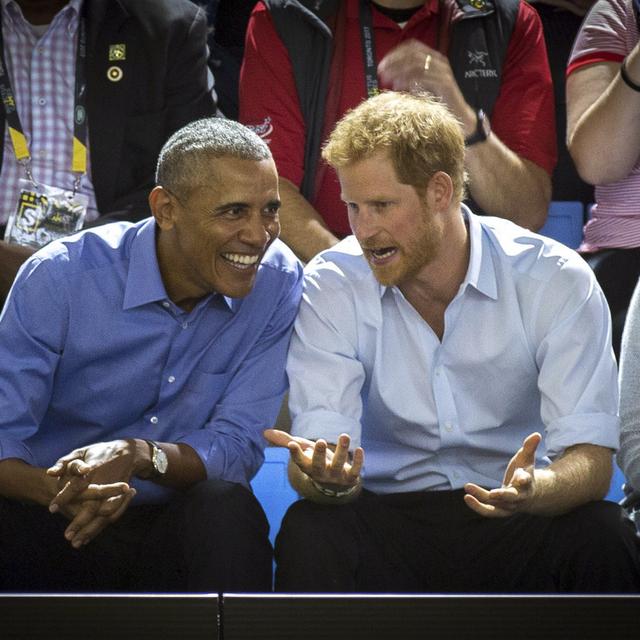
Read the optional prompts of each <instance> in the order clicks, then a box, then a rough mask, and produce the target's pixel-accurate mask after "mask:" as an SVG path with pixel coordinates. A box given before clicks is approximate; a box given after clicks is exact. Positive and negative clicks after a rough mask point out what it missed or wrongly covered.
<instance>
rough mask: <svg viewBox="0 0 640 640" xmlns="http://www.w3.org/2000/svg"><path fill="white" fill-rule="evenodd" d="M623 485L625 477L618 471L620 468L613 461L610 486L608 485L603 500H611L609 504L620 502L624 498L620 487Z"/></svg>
mask: <svg viewBox="0 0 640 640" xmlns="http://www.w3.org/2000/svg"><path fill="white" fill-rule="evenodd" d="M624 483H625V477H624V475H623V473H622V471H621V470H620V467H619V466H618V465H617V464H616V461H615V460H614V461H613V477H612V478H611V484H610V485H609V493H607V495H606V496H605V500H611V502H620V500H622V498H623V497H624V491H623V490H622V485H623V484H624Z"/></svg>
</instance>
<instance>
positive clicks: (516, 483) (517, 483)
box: [511, 468, 533, 491]
mask: <svg viewBox="0 0 640 640" xmlns="http://www.w3.org/2000/svg"><path fill="white" fill-rule="evenodd" d="M532 484H533V476H532V475H531V474H530V473H529V472H528V471H527V470H526V469H521V468H518V469H516V470H515V471H514V472H513V478H512V479H511V486H513V487H516V488H517V489H518V490H519V491H522V490H526V489H528V488H529V487H530V486H531V485H532Z"/></svg>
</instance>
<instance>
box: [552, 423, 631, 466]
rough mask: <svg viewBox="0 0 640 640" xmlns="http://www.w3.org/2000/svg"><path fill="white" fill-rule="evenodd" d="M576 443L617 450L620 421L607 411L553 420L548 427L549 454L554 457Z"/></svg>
mask: <svg viewBox="0 0 640 640" xmlns="http://www.w3.org/2000/svg"><path fill="white" fill-rule="evenodd" d="M576 444H593V445H597V446H600V447H607V448H609V449H613V450H617V449H618V447H619V446H620V421H619V419H618V417H617V416H612V415H610V414H607V413H588V414H582V415H571V416H564V417H562V418H558V419H557V420H553V421H552V422H551V423H549V425H548V426H547V429H546V436H545V445H546V448H547V455H548V456H549V458H551V459H553V458H555V457H557V456H559V455H560V454H561V453H562V452H563V451H564V450H565V449H567V448H568V447H571V446H573V445H576Z"/></svg>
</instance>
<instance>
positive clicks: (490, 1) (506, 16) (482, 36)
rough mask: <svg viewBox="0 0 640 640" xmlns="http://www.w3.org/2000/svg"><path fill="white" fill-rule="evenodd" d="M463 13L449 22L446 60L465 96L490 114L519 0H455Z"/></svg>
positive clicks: (497, 92)
mask: <svg viewBox="0 0 640 640" xmlns="http://www.w3.org/2000/svg"><path fill="white" fill-rule="evenodd" d="M456 1H457V4H458V7H459V9H460V10H461V11H462V17H461V18H460V19H459V20H457V21H456V22H454V24H453V25H452V32H451V41H450V44H449V62H450V64H451V68H452V70H453V73H454V76H455V78H456V81H457V82H458V86H459V87H460V90H461V91H462V94H463V95H464V97H465V100H466V101H467V102H468V103H469V105H470V106H472V107H473V108H474V109H480V108H481V109H483V110H484V111H485V113H487V114H489V115H491V113H492V112H493V107H494V105H495V102H496V99H497V98H498V94H499V93H500V82H501V77H502V67H503V63H504V58H505V55H506V52H507V47H508V46H509V40H510V39H511V34H512V32H513V27H514V25H515V23H516V19H517V17H518V11H519V10H520V0H456Z"/></svg>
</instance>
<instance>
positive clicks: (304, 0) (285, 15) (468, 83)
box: [263, 0, 520, 200]
mask: <svg viewBox="0 0 640 640" xmlns="http://www.w3.org/2000/svg"><path fill="white" fill-rule="evenodd" d="M263 1H264V4H265V5H266V6H267V8H268V9H269V11H270V13H271V16H272V18H273V22H274V25H275V27H276V31H277V32H278V35H279V37H280V39H281V40H282V42H283V43H284V45H285V47H286V48H287V51H288V53H289V59H290V61H291V66H292V68H293V75H294V78H295V82H296V90H297V92H298V98H299V101H300V109H301V111H302V116H303V119H304V122H305V125H306V132H307V134H306V139H305V155H304V157H305V165H304V178H303V181H302V185H301V188H300V192H301V193H302V195H303V196H305V198H307V199H308V200H311V199H313V195H314V194H313V191H314V188H315V174H316V168H317V165H318V161H319V157H320V147H321V145H322V143H323V140H322V129H323V124H324V107H325V98H326V95H327V90H328V85H329V72H330V69H331V57H332V53H333V33H332V30H331V28H330V27H329V26H328V25H329V24H331V23H332V21H333V20H334V19H335V16H336V14H337V12H338V9H339V7H340V0H263ZM455 1H456V2H457V4H458V7H459V8H460V10H461V11H462V14H463V15H462V18H461V19H460V20H457V21H455V22H454V23H453V25H452V29H451V39H450V43H449V53H448V55H449V62H450V64H451V68H452V70H453V73H454V76H455V78H456V81H457V82H458V86H459V87H460V90H461V91H462V94H463V95H464V97H465V100H466V101H467V102H468V103H469V105H470V106H472V107H473V108H474V109H479V108H482V109H483V110H484V111H485V113H487V114H489V115H491V113H492V111H493V106H494V104H495V102H496V99H497V97H498V93H499V91H500V77H501V74H502V63H503V61H504V57H505V53H506V51H507V47H508V45H509V40H510V38H511V33H512V31H513V26H514V24H515V22H516V18H517V16H518V11H519V6H520V0H455Z"/></svg>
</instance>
